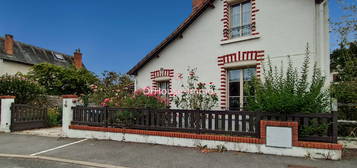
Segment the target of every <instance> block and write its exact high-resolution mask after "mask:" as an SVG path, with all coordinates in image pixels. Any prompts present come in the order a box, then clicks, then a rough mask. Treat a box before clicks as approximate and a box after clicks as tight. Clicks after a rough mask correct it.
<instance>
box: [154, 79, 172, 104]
mask: <svg viewBox="0 0 357 168" xmlns="http://www.w3.org/2000/svg"><path fill="white" fill-rule="evenodd" d="M157 84H158V88H159V90H160V95H161V97H162V98H165V99H166V100H169V92H170V88H169V85H170V83H169V81H161V82H158V83H157ZM167 102H168V101H167Z"/></svg>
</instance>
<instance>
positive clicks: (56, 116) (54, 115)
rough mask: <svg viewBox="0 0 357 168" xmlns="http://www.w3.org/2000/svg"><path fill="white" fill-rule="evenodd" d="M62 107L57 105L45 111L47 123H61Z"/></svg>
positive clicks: (50, 124) (51, 124)
mask: <svg viewBox="0 0 357 168" xmlns="http://www.w3.org/2000/svg"><path fill="white" fill-rule="evenodd" d="M61 112H62V109H61V108H58V107H54V108H49V109H48V111H47V116H48V125H49V126H58V125H61V124H62V113H61Z"/></svg>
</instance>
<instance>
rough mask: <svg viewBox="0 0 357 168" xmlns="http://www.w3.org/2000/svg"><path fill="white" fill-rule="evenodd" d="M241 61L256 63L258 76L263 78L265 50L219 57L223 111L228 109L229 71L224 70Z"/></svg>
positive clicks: (239, 52)
mask: <svg viewBox="0 0 357 168" xmlns="http://www.w3.org/2000/svg"><path fill="white" fill-rule="evenodd" d="M241 61H256V69H257V72H256V75H257V77H258V78H259V77H260V76H261V69H262V66H261V65H262V61H264V50H256V51H238V52H236V53H232V54H227V55H223V56H219V57H218V66H219V67H220V72H221V78H220V79H221V87H220V88H219V90H220V91H221V94H220V95H221V99H220V100H221V109H227V104H228V103H227V70H226V68H224V65H225V64H229V63H233V62H241Z"/></svg>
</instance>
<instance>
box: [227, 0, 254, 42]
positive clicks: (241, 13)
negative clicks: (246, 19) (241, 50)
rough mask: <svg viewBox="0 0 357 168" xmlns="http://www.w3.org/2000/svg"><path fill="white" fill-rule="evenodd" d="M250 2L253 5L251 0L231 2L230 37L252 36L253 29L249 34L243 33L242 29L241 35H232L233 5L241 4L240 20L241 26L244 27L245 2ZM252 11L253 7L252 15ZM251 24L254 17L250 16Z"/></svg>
mask: <svg viewBox="0 0 357 168" xmlns="http://www.w3.org/2000/svg"><path fill="white" fill-rule="evenodd" d="M248 2H249V3H250V4H251V5H252V2H251V0H244V1H239V2H235V3H231V4H230V10H229V11H230V12H229V15H230V17H229V18H230V19H229V38H230V39H236V38H241V37H247V36H250V35H252V31H250V34H247V35H243V31H242V30H241V31H240V32H239V36H237V37H233V36H232V29H233V27H232V20H233V17H232V9H233V7H234V6H237V5H239V6H240V19H239V21H240V23H239V24H240V27H242V26H245V25H243V4H244V3H248ZM251 13H252V9H251V11H250V15H252V14H251ZM250 24H252V17H251V16H250ZM250 29H252V28H250Z"/></svg>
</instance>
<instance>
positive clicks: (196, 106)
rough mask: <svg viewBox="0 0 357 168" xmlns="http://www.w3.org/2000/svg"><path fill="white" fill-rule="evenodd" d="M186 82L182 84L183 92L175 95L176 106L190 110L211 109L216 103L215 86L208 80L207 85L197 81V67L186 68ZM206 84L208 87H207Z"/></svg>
mask: <svg viewBox="0 0 357 168" xmlns="http://www.w3.org/2000/svg"><path fill="white" fill-rule="evenodd" d="M187 71H188V76H187V84H182V85H181V88H182V89H183V92H182V93H181V94H180V95H176V96H175V98H174V102H175V104H176V107H178V108H181V109H191V110H211V109H212V108H214V107H215V106H216V105H217V102H218V96H217V93H216V92H215V91H216V86H215V85H214V84H213V83H212V82H210V83H209V84H208V85H207V84H206V83H203V82H199V81H198V79H199V77H198V76H197V75H196V71H197V69H188V70H187ZM207 86H208V87H207Z"/></svg>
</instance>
